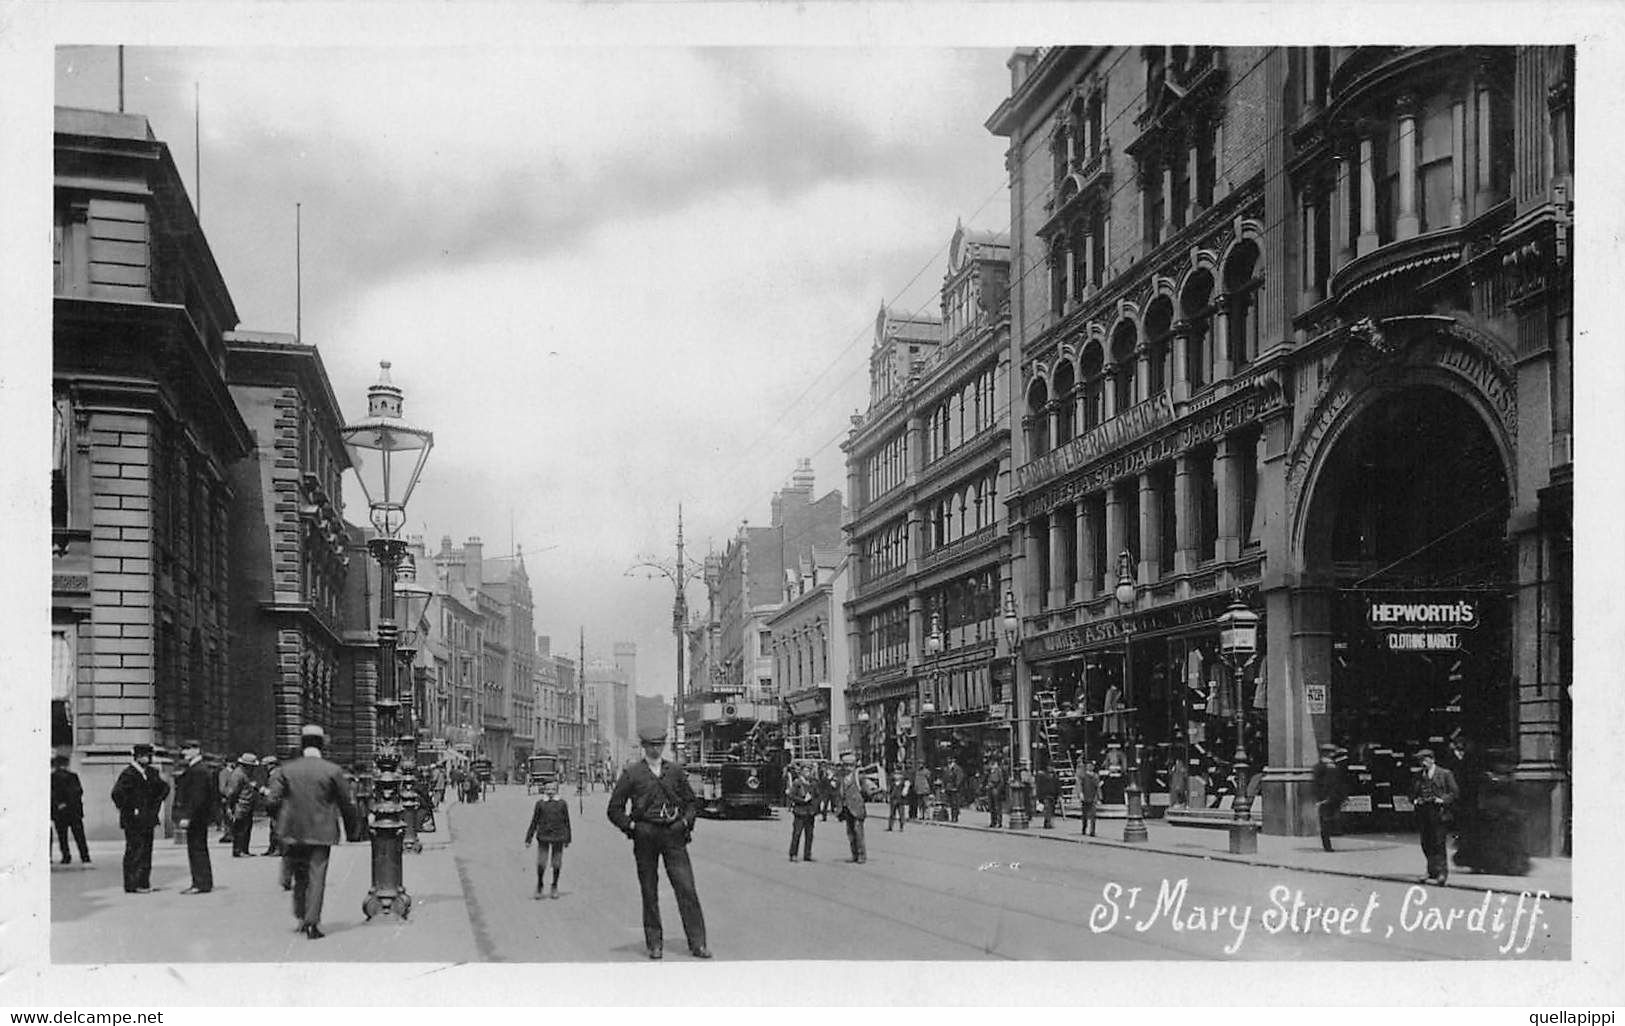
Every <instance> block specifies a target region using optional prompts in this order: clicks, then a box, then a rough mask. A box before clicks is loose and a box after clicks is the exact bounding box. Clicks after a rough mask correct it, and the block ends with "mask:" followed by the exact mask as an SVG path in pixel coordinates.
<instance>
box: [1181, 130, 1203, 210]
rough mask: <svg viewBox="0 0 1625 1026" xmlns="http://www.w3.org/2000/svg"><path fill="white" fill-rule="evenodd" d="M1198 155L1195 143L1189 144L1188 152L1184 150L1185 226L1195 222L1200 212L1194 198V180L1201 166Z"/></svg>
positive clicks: (1195, 197) (1195, 191)
mask: <svg viewBox="0 0 1625 1026" xmlns="http://www.w3.org/2000/svg"><path fill="white" fill-rule="evenodd" d="M1200 153H1201V151H1200V150H1198V149H1197V146H1196V143H1195V141H1192V142H1191V145H1190V148H1189V149H1188V150H1186V152H1185V181H1186V183H1187V185H1186V189H1185V193H1186V198H1185V223H1186V224H1190V223H1191V222H1192V221H1195V220H1196V215H1198V214H1200V213H1201V212H1202V207H1201V204H1200V203H1199V202H1198V201H1197V196H1196V193H1197V188H1196V178H1197V174H1198V173H1199V171H1200V166H1201V162H1200V159H1199V158H1200Z"/></svg>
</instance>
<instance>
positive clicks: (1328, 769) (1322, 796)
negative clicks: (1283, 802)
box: [1311, 745, 1348, 851]
mask: <svg viewBox="0 0 1625 1026" xmlns="http://www.w3.org/2000/svg"><path fill="white" fill-rule="evenodd" d="M1311 782H1312V783H1313V784H1314V788H1315V812H1316V814H1317V815H1318V817H1319V819H1320V846H1321V847H1322V848H1325V849H1326V850H1327V851H1331V850H1332V835H1333V834H1335V833H1336V832H1337V814H1338V812H1339V811H1340V810H1341V809H1342V808H1343V799H1344V798H1347V797H1348V784H1347V783H1346V781H1345V779H1344V777H1343V767H1341V766H1339V765H1338V764H1337V746H1336V745H1321V746H1320V761H1319V762H1317V763H1316V764H1315V769H1314V775H1313V779H1312V781H1311Z"/></svg>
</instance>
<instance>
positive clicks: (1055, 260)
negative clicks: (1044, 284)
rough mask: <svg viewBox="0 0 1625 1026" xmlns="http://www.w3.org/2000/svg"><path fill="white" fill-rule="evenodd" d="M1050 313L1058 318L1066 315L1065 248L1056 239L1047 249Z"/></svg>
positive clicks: (1062, 242)
mask: <svg viewBox="0 0 1625 1026" xmlns="http://www.w3.org/2000/svg"><path fill="white" fill-rule="evenodd" d="M1049 298H1050V312H1051V313H1053V314H1054V315H1055V316H1057V317H1060V316H1062V315H1063V314H1065V313H1066V246H1065V244H1064V241H1063V240H1061V239H1056V240H1055V241H1054V242H1053V243H1052V244H1051V245H1050V249H1049Z"/></svg>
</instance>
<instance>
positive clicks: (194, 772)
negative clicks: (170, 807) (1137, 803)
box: [174, 740, 216, 894]
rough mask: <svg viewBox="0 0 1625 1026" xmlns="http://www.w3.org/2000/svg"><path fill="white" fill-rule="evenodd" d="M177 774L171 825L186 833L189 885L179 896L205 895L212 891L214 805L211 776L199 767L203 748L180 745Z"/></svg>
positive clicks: (213, 788)
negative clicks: (211, 858)
mask: <svg viewBox="0 0 1625 1026" xmlns="http://www.w3.org/2000/svg"><path fill="white" fill-rule="evenodd" d="M181 758H182V759H183V760H184V762H183V764H182V766H181V771H180V772H179V773H177V774H176V775H175V807H174V813H175V825H176V826H177V827H179V828H180V829H182V830H184V831H186V862H187V864H188V865H189V866H190V867H191V870H192V886H190V887H188V888H187V889H186V890H184V891H182V892H181V893H182V894H208V893H209V892H210V891H212V890H214V867H213V866H212V865H210V863H209V818H210V814H211V813H212V812H213V811H214V806H215V794H216V790H215V782H214V773H213V772H212V771H210V769H209V768H208V767H207V766H205V765H204V764H203V746H202V745H201V744H199V743H198V742H196V741H190V740H189V741H182V742H181Z"/></svg>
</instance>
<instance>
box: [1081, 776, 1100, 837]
mask: <svg viewBox="0 0 1625 1026" xmlns="http://www.w3.org/2000/svg"><path fill="white" fill-rule="evenodd" d="M1076 786H1077V792H1078V806H1079V808H1080V810H1081V815H1082V816H1083V833H1084V834H1085V835H1087V836H1089V837H1093V836H1095V815H1096V813H1097V812H1098V811H1099V808H1100V774H1099V773H1096V772H1095V764H1094V763H1092V762H1090V761H1089V760H1088V759H1079V760H1078V773H1077V781H1076Z"/></svg>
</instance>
